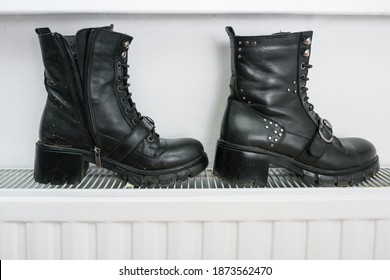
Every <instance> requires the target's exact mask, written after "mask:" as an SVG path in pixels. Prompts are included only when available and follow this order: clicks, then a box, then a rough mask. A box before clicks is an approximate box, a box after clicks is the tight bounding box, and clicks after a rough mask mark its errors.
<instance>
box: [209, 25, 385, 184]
mask: <svg viewBox="0 0 390 280" xmlns="http://www.w3.org/2000/svg"><path fill="white" fill-rule="evenodd" d="M226 31H227V33H228V35H229V37H230V45H231V70H232V76H231V82H230V87H231V94H230V96H229V98H228V102H227V107H226V110H225V115H224V117H223V121H222V125H221V135H220V139H219V140H218V143H217V151H216V157H215V164H214V174H215V175H217V176H219V177H220V178H222V179H224V180H226V181H228V182H229V183H232V184H238V185H241V186H243V185H254V186H260V187H263V186H265V185H266V184H267V177H268V169H269V166H270V165H271V164H272V165H276V166H279V167H284V168H287V169H289V170H290V171H292V172H294V173H296V174H297V175H299V176H301V177H302V178H303V179H304V180H305V181H307V182H308V183H312V184H315V185H319V186H347V185H352V184H356V183H359V182H361V181H363V180H365V179H367V178H370V177H372V176H374V175H375V174H376V173H377V171H378V170H379V160H378V156H377V155H376V150H375V147H374V146H373V145H372V144H371V143H370V142H368V141H366V140H364V139H360V138H337V137H336V136H334V135H333V132H332V125H331V124H330V122H329V121H327V120H325V119H322V118H320V117H319V116H318V114H316V113H315V112H314V110H313V109H314V107H313V105H312V104H310V103H309V102H308V99H309V98H308V96H307V91H308V88H307V87H306V82H307V81H308V80H309V79H308V78H307V75H308V69H309V68H311V67H312V66H311V65H310V64H309V58H310V51H311V42H312V32H311V31H307V32H298V33H276V34H273V35H270V36H236V35H235V33H234V30H233V28H231V27H226Z"/></svg>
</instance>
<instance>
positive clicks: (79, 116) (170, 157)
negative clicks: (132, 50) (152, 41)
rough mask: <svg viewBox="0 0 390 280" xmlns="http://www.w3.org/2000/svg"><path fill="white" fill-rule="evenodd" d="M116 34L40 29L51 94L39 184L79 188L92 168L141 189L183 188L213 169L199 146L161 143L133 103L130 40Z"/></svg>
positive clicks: (190, 142) (43, 132)
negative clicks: (73, 33)
mask: <svg viewBox="0 0 390 280" xmlns="http://www.w3.org/2000/svg"><path fill="white" fill-rule="evenodd" d="M112 28H113V27H112V26H108V27H101V28H88V29H82V30H80V31H79V32H77V34H76V36H63V35H61V34H59V33H52V32H51V31H50V30H49V29H48V28H38V29H36V32H37V33H38V35H39V42H40V46H41V51H42V57H43V63H44V67H45V86H46V90H47V93H48V98H47V103H46V107H45V109H44V112H43V115H42V119H41V124H40V132H39V141H38V142H37V144H36V157H35V172H34V174H35V180H36V181H38V182H41V183H49V182H50V183H52V184H63V183H65V182H67V183H71V184H72V183H77V182H79V181H80V180H81V179H82V178H83V177H84V175H85V172H86V170H87V168H88V163H89V162H91V163H95V164H96V165H97V166H103V167H105V168H107V169H110V170H112V171H114V172H116V173H118V174H120V175H121V176H123V177H124V178H125V179H126V180H127V181H128V182H130V183H132V184H134V185H137V186H153V185H156V184H162V185H165V184H170V183H173V182H174V181H175V180H186V179H187V178H188V177H192V176H195V175H197V174H198V173H200V172H201V171H203V170H204V169H205V168H206V167H207V165H208V159H207V156H206V154H205V152H204V150H203V146H202V144H201V143H200V142H199V141H197V140H195V139H190V138H184V139H163V138H160V137H159V135H158V134H157V133H156V132H155V125H154V122H153V121H152V119H150V118H149V117H145V116H142V115H141V114H140V113H139V112H138V111H137V109H136V107H135V103H134V102H133V101H132V99H131V92H129V84H128V82H127V80H128V78H129V75H128V67H129V65H128V64H127V54H128V48H129V45H130V43H131V41H132V39H133V38H132V37H130V36H128V35H125V34H121V33H117V32H114V31H112Z"/></svg>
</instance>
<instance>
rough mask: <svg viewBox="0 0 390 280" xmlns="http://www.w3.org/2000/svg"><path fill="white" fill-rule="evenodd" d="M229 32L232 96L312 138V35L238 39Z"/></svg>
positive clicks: (292, 34)
mask: <svg viewBox="0 0 390 280" xmlns="http://www.w3.org/2000/svg"><path fill="white" fill-rule="evenodd" d="M226 31H227V33H228V35H229V38H230V45H231V46H230V47H231V71H232V77H231V95H230V97H229V100H236V101H239V102H242V103H244V104H246V106H248V107H249V108H251V109H253V110H255V111H256V112H258V113H259V114H261V115H262V116H266V117H267V116H269V117H271V118H272V119H273V120H274V121H276V122H280V123H281V124H282V125H284V126H286V127H291V126H296V127H297V128H296V129H295V131H296V132H297V133H298V134H299V135H302V136H307V137H309V136H311V135H312V134H313V132H314V130H315V128H316V126H317V122H318V120H317V119H316V114H315V113H314V112H312V111H310V110H309V107H308V106H309V105H308V104H307V103H305V101H304V99H305V97H306V94H305V93H304V92H302V89H305V86H306V76H307V72H308V69H307V67H305V66H306V65H308V63H309V58H310V51H311V50H310V48H311V38H312V32H311V31H306V32H298V33H276V34H273V35H269V36H236V35H235V33H234V31H233V29H232V28H231V27H227V28H226Z"/></svg>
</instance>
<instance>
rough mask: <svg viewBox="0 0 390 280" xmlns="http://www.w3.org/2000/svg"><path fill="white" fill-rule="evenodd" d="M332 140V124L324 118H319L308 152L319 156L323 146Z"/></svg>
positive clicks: (322, 151) (323, 148)
mask: <svg viewBox="0 0 390 280" xmlns="http://www.w3.org/2000/svg"><path fill="white" fill-rule="evenodd" d="M332 142H333V130H332V125H331V124H330V122H329V121H327V120H325V119H320V121H319V125H318V131H317V133H316V134H315V135H314V137H313V141H312V142H311V144H310V149H309V151H310V154H311V155H312V156H313V157H315V158H320V157H321V156H322V154H323V153H324V150H325V146H326V145H327V144H330V143H332Z"/></svg>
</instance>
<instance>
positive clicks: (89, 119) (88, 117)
mask: <svg viewBox="0 0 390 280" xmlns="http://www.w3.org/2000/svg"><path fill="white" fill-rule="evenodd" d="M95 32H96V30H95V29H91V31H90V36H89V37H88V45H87V56H86V58H85V61H84V65H85V67H84V84H85V85H86V86H85V88H84V94H85V107H86V114H85V118H86V121H87V123H88V126H87V127H88V132H89V134H90V135H91V137H92V139H93V142H94V144H95V148H96V147H98V146H100V145H99V143H98V140H97V138H96V135H95V127H94V124H93V120H92V117H91V115H92V114H91V111H92V110H91V107H90V104H89V79H88V72H89V71H90V65H89V63H90V61H91V59H90V57H91V49H92V47H93V43H94V41H95Z"/></svg>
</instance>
